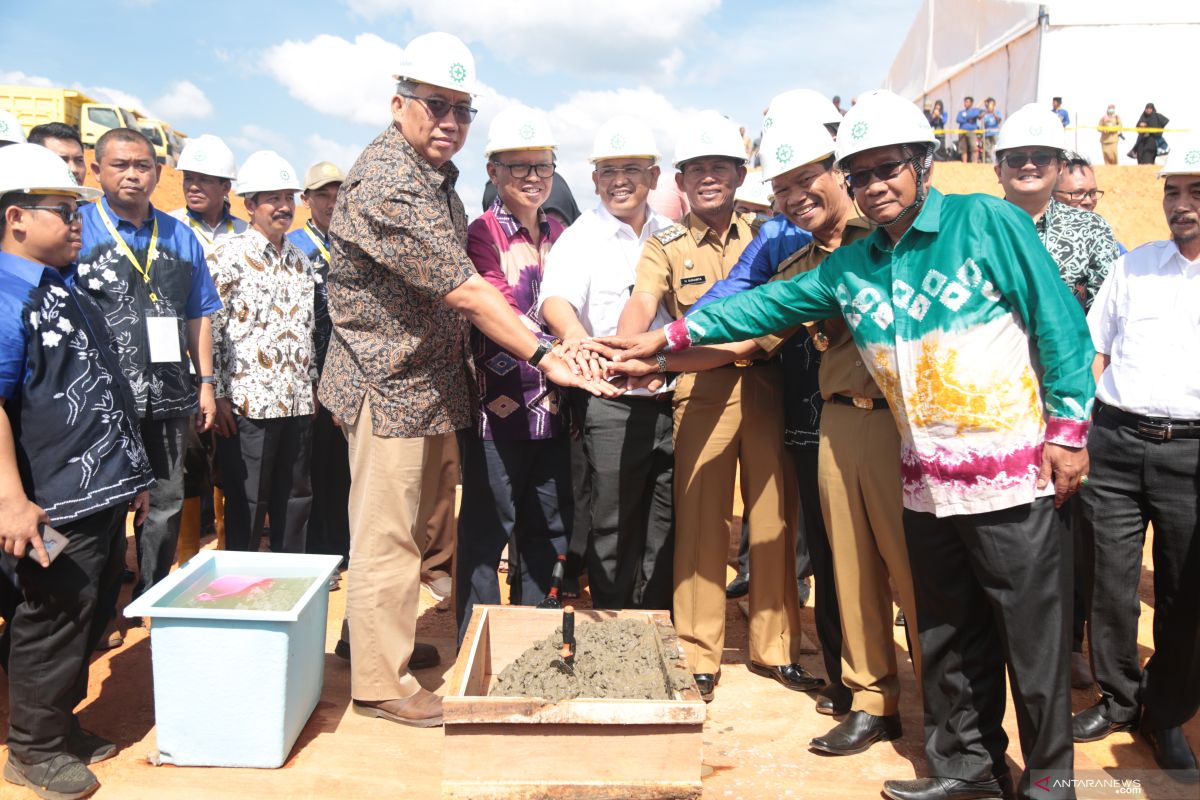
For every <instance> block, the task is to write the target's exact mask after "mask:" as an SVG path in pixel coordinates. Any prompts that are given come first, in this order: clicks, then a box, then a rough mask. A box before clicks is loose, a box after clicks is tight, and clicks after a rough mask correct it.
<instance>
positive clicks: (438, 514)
mask: <svg viewBox="0 0 1200 800" xmlns="http://www.w3.org/2000/svg"><path fill="white" fill-rule="evenodd" d="M436 471H437V484H436V487H437V488H436V489H435V490H434V491H435V493H436V502H434V504H433V506H432V508H431V510H430V513H429V530H428V533H427V534H426V539H425V548H424V556H423V558H422V560H421V579H422V580H435V579H437V578H449V577H450V576H451V574H452V573H453V560H454V536H455V531H456V530H458V520H457V518H456V516H455V513H454V495H455V492H454V489H455V487H456V486H458V472H459V469H458V440H457V439H456V438H455V437H453V436H451V437H450V442H449V443H448V444H447V446H446V447H445V449H444V450H443V451H442V459H441V463H440V464H438V465H437V466H436Z"/></svg>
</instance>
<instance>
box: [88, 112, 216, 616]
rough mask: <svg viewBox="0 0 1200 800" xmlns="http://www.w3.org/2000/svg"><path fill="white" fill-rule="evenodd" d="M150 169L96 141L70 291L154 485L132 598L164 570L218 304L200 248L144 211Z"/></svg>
mask: <svg viewBox="0 0 1200 800" xmlns="http://www.w3.org/2000/svg"><path fill="white" fill-rule="evenodd" d="M160 169H161V167H159V166H158V164H157V163H156V162H155V160H154V147H153V145H151V144H150V140H149V139H147V138H146V137H145V136H143V135H142V134H141V133H139V132H137V131H134V130H130V129H128V128H115V129H113V130H111V131H109V132H108V133H106V134H104V135H103V136H101V137H100V139H98V140H97V142H96V160H95V163H93V164H92V172H93V174H94V175H95V176H96V178H97V180H99V182H100V187H101V188H102V189H103V190H104V197H102V198H101V199H100V200H99V201H98V202H96V203H93V204H92V205H90V206H88V207H87V208H85V209H84V210H83V249H82V250H81V251H80V254H79V282H80V286H81V287H82V288H83V289H85V290H86V291H87V292H88V293H89V294H90V295H91V296H92V297H93V298H94V299H95V301H96V303H97V304H98V305H99V306H100V310H101V311H102V312H103V314H104V318H105V320H106V322H107V324H108V327H109V329H110V331H111V333H112V336H113V339H114V340H115V341H116V343H117V347H118V350H119V357H120V366H121V372H122V373H123V374H124V376H125V379H126V380H127V381H128V382H129V385H130V388H131V389H132V390H133V396H134V401H135V403H136V404H137V412H138V415H139V416H140V418H141V433H142V440H143V441H144V442H145V444H146V450H147V453H148V454H149V456H150V463H151V465H152V467H153V469H154V477H155V479H156V480H157V485H156V486H155V488H154V491H153V492H151V496H150V515H149V516H148V517H147V519H146V522H145V524H144V525H142V526H140V527H138V528H137V529H135V534H136V539H137V551H138V553H137V555H138V559H137V560H138V571H139V573H140V574H139V576H138V582H137V585H136V586H135V587H134V592H133V594H134V597H137V596H138V595H140V594H141V593H143V592H145V591H146V590H147V589H149V588H150V587H151V586H153V585H154V584H155V582H157V581H158V580H160V579H161V578H162V577H163V576H164V575H166V574H167V572H168V571H170V569H171V564H172V562H173V561H174V559H175V544H176V541H177V540H178V538H179V522H180V517H181V516H182V512H183V454H184V450H185V446H184V432H185V427H186V425H187V424H188V418H189V417H191V416H192V415H193V414H197V409H199V414H198V416H197V418H196V428H197V430H198V431H201V432H203V431H207V430H208V429H209V428H211V427H212V422H213V415H214V413H215V410H216V399H215V397H214V393H213V386H212V383H213V375H212V330H211V326H210V323H209V320H208V315H209V314H211V313H213V312H214V311H216V310H218V309H219V308H220V307H221V301H220V299H219V298H218V296H217V290H216V287H215V286H213V282H212V278H211V277H210V276H209V274H208V266H207V265H206V264H205V261H204V250H203V248H202V247H201V245H200V242H199V241H198V240H197V239H196V237H195V236H194V235H193V234H192V232H191V231H190V230H188V228H187V226H186V225H184V224H183V223H181V222H179V221H178V220H176V219H174V218H172V217H171V216H169V215H167V214H164V213H163V212H161V211H158V210H157V209H155V208H154V207H153V206H152V205H151V204H150V195H151V193H153V191H154V187H155V185H156V184H157V183H158V174H159V170H160ZM189 357H190V361H191V366H192V367H194V369H195V378H193V376H192V373H191V370H190V369H189ZM193 381H198V382H199V385H200V390H199V396H198V397H197V390H196V387H195V385H194V383H193Z"/></svg>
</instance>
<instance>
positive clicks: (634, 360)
mask: <svg viewBox="0 0 1200 800" xmlns="http://www.w3.org/2000/svg"><path fill="white" fill-rule="evenodd" d="M666 346H667V339H666V335H665V334H664V333H663V332H662V330H661V329H660V330H656V331H648V332H646V333H642V334H639V335H637V336H601V337H597V338H595V339H592V338H588V339H565V340H563V341H562V342H560V343H559V344H558V345H557V346H556V347H555V348H554V349H553V350H552V351H551V353H552V355H554V356H557V357H558V359H561V362H562V363H561V366H560V365H559V364H558V363H557V362H556V363H555V364H554V365H553V366H550V367H548V368H547V370H546V376H547V377H548V378H549V379H550V380H552V381H554V382H555V383H557V384H558V385H560V386H577V387H579V388H582V389H586V390H587V391H589V392H591V393H592V394H594V395H597V396H599V397H616V396H618V395H621V394H624V393H625V392H627V391H629V390H631V389H647V390H649V391H651V392H655V391H658V390H659V389H661V388H662V387H663V385H664V383H665V382H666V375H664V374H663V371H662V369H661V368H660V366H659V363H658V360H657V359H656V358H655V356H656V355H657V354H658V353H659V352H661V351H664V350H665V349H666ZM563 370H569V377H565V376H564V375H563V374H562V371H563Z"/></svg>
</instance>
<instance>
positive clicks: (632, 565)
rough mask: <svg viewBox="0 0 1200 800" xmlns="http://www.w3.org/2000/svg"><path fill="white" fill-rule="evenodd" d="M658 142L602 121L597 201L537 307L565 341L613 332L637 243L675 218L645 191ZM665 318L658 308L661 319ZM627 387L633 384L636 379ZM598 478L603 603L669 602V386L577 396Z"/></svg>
mask: <svg viewBox="0 0 1200 800" xmlns="http://www.w3.org/2000/svg"><path fill="white" fill-rule="evenodd" d="M658 158H659V153H658V147H657V145H656V144H655V141H654V134H653V132H652V131H651V130H650V128H649V127H648V126H646V125H645V124H644V123H642V122H641V121H639V120H636V119H632V118H629V117H615V118H613V119H611V120H609V121H608V122H606V123H605V124H603V125H601V126H600V128H599V130H598V131H597V132H596V138H595V141H594V143H593V146H592V154H591V161H592V163H593V164H594V165H595V169H594V170H593V172H592V181H593V183H594V184H595V187H596V194H597V195H598V196H599V197H600V205H599V206H597V207H596V208H594V209H592V210H590V211H586V212H584V214H583V215H582V216H580V218H579V219H578V220H576V221H575V223H574V224H573V225H571V227H569V228H568V229H567V230H566V231H565V232H564V233H563V235H562V236H561V237H560V238H559V239H558V241H557V242H556V243H555V245H554V249H553V250H551V251H550V254H549V256H548V257H547V259H546V269H545V274H544V276H543V278H542V288H541V300H540V304H539V306H538V316H539V318H540V319H541V320H542V321H543V322H545V323H546V325H547V326H548V327H549V328H550V331H551V332H552V333H553V334H554V335H555V336H558V337H560V338H562V339H563V340H564V342H565V343H566V344H567V346H568V349H575V348H577V347H578V345H579V342H580V341H581V340H583V339H586V338H589V337H592V336H611V335H612V334H615V333H616V331H617V321H618V320H619V319H620V317H621V311H622V309H624V307H625V302H626V301H627V300H628V299H629V292H630V290H631V289H632V288H633V280H634V275H635V272H636V267H637V262H638V258H639V257H640V256H641V253H642V245H644V244H645V243H646V240H647V239H649V238H650V236H651V235H653V234H654V233H656V232H657V231H660V230H662V229H664V228H666V227H668V226H669V225H670V224H671V220H670V219H668V218H666V217H664V216H662V215H661V214H658V213H656V212H654V211H653V210H651V209H650V207H649V205H648V204H647V201H646V198H647V196H648V195H649V193H650V190H651V189H653V188H654V187H655V185H656V184H657V183H658V177H659V168H658V166H657V161H658ZM668 321H670V317H669V316H667V314H666V311H665V310H664V309H662V308H660V309H659V311H658V316H657V317H656V318H655V321H654V327H655V328H659V327H662V326H663V325H664V324H665V323H667V322H668ZM631 385H632V384H631ZM573 411H574V412H575V414H576V425H577V427H578V428H579V430H580V432H581V433H582V435H583V440H584V449H585V451H586V453H587V461H588V471H589V473H590V476H591V482H592V511H591V520H592V536H591V540H590V541H589V542H588V547H587V554H586V557H585V563H586V565H587V571H588V584H589V586H590V588H591V592H592V602H593V603H594V604H595V606H596V607H597V608H663V609H669V608H670V607H671V593H672V560H673V554H674V548H673V541H674V513H673V508H672V475H673V471H674V448H673V447H672V443H671V429H672V421H671V391H670V386H669V385H664V384H663V383H662V380H661V378H659V379H656V381H655V382H654V384H651V387H650V388H638V389H632V390H631V391H629V392H627V393H626V394H624V395H622V396H620V397H615V398H613V399H611V400H610V399H605V398H600V397H593V396H591V395H583V394H582V393H580V394H579V395H578V396H577V397H576V398H575V402H574V407H573Z"/></svg>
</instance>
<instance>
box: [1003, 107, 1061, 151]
mask: <svg viewBox="0 0 1200 800" xmlns="http://www.w3.org/2000/svg"><path fill="white" fill-rule="evenodd" d="M1013 147H1049V148H1051V149H1052V150H1066V149H1067V134H1066V131H1064V130H1063V126H1062V120H1060V119H1059V118H1058V114H1055V113H1054V112H1053V111H1051V110H1050V109H1048V108H1043V107H1042V106H1039V105H1035V104H1034V103H1030V104H1029V105H1026V106H1021V108H1019V109H1017V110H1016V111H1014V112H1013V113H1012V115H1011V116H1010V117H1009V118H1008V119H1006V120H1004V123H1003V124H1002V125H1001V126H1000V135H999V136H997V137H996V152H997V153H999V152H1000V151H1001V150H1009V149H1011V148H1013Z"/></svg>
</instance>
